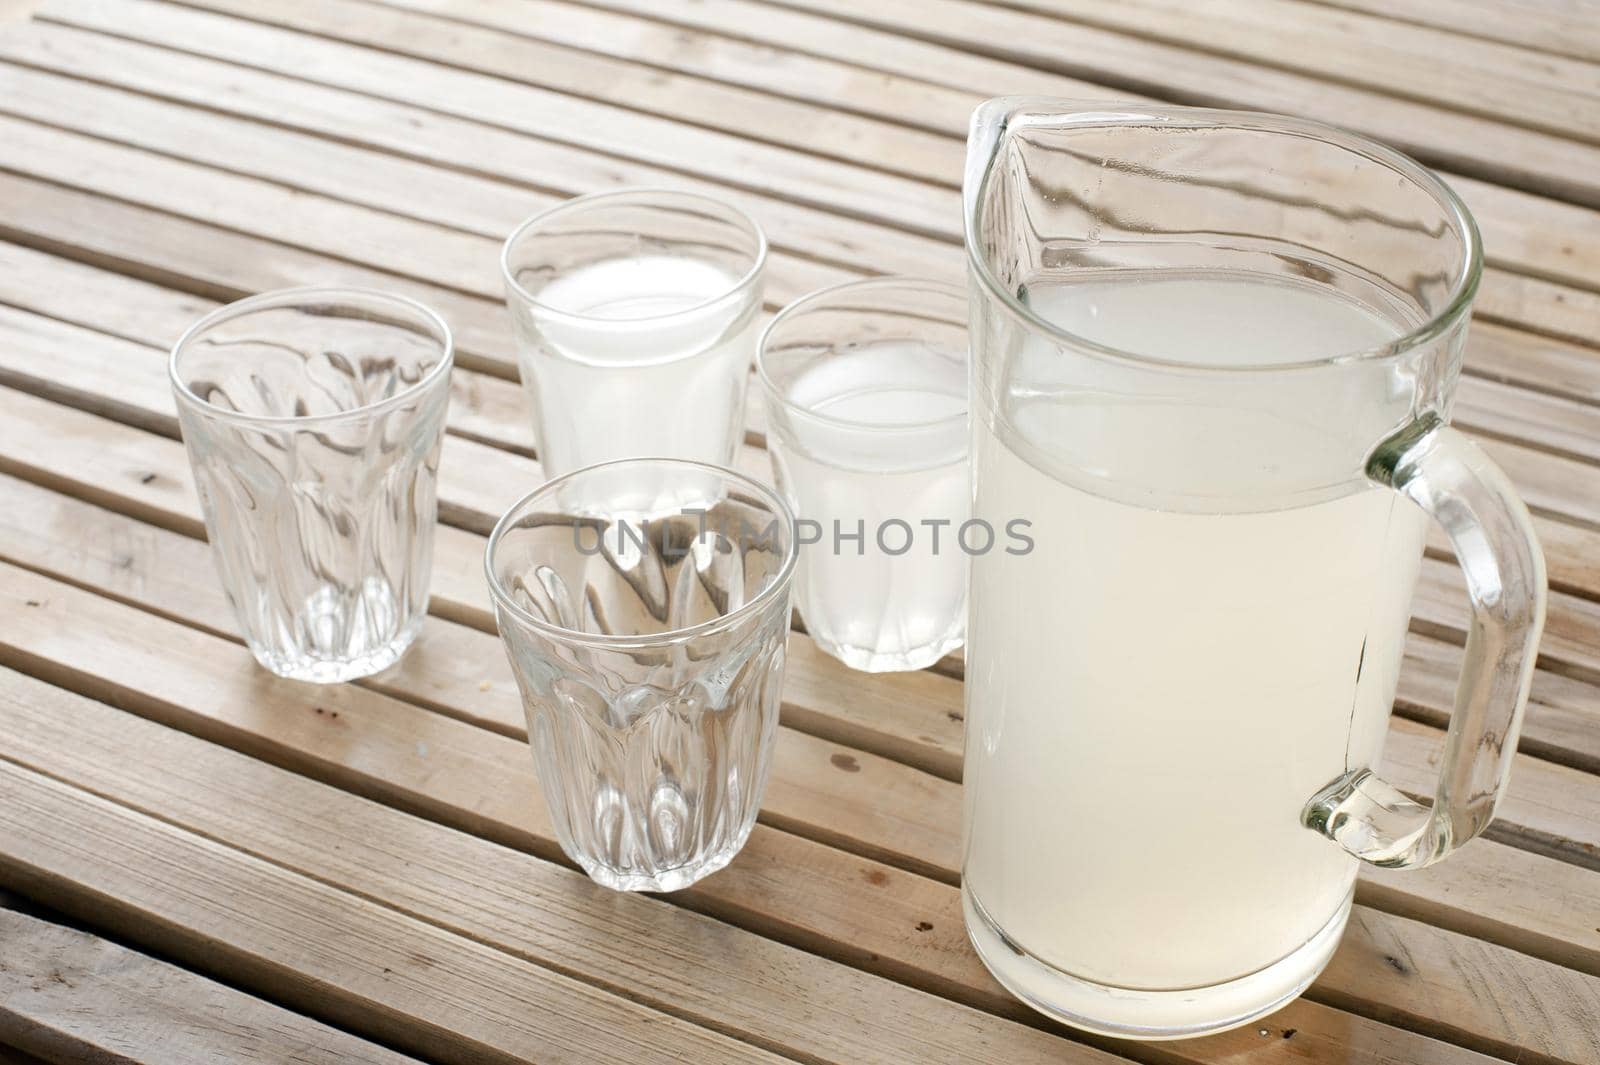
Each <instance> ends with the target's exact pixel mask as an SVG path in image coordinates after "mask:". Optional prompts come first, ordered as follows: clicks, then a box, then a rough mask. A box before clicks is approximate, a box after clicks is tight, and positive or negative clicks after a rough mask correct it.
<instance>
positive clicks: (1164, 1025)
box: [961, 885, 1354, 1039]
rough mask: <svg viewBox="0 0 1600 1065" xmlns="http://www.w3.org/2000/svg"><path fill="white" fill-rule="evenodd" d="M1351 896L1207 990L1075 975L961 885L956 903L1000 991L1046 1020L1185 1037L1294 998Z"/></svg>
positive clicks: (1327, 954) (1316, 967) (1329, 944)
mask: <svg viewBox="0 0 1600 1065" xmlns="http://www.w3.org/2000/svg"><path fill="white" fill-rule="evenodd" d="M1353 898H1354V893H1353V892H1352V894H1351V895H1349V896H1346V898H1345V900H1344V904H1343V905H1342V906H1340V907H1339V909H1338V911H1337V912H1336V913H1335V914H1334V915H1333V918H1332V919H1331V920H1329V921H1328V923H1327V924H1325V925H1323V926H1322V928H1320V929H1319V930H1318V931H1317V933H1316V934H1315V935H1313V936H1312V937H1311V938H1310V939H1308V940H1307V941H1306V942H1305V943H1303V944H1301V945H1300V946H1299V947H1298V948H1296V949H1295V950H1294V952H1293V953H1291V954H1289V955H1287V956H1286V957H1283V958H1280V959H1279V960H1277V961H1275V962H1273V963H1272V964H1271V965H1268V966H1267V967H1266V968H1264V969H1258V970H1257V971H1255V972H1253V973H1250V974H1249V975H1247V976H1241V977H1239V978H1238V979H1237V980H1229V981H1228V982H1226V983H1221V984H1213V985H1212V986H1210V987H1195V988H1184V989H1181V990H1173V991H1143V990H1136V989H1133V988H1125V987H1113V986H1110V985H1108V984H1098V983H1095V982H1094V981H1092V980H1085V979H1083V978H1082V977H1078V976H1073V975H1072V974H1071V973H1067V972H1063V971H1062V970H1060V969H1057V968H1055V967H1054V966H1052V965H1048V964H1046V963H1045V962H1042V961H1040V960H1039V959H1038V958H1035V957H1034V956H1033V955H1031V954H1029V953H1027V952H1026V951H1024V950H1023V949H1022V948H1021V947H1019V946H1017V945H1016V944H1015V943H1013V942H1012V941H1011V940H1010V939H1009V938H1007V936H1006V934H1005V933H1004V932H1003V931H1001V929H1000V927H999V926H998V925H997V924H995V922H994V921H993V920H992V919H990V917H989V915H988V914H987V913H986V912H985V911H984V909H983V906H982V905H981V904H980V903H979V902H978V900H977V899H976V898H974V897H973V896H972V893H971V892H969V891H968V890H967V888H966V886H965V885H963V886H962V888H961V908H962V912H963V913H964V914H965V915H966V922H967V935H968V937H969V938H971V940H972V945H973V946H974V947H976V948H977V951H978V957H980V958H982V959H983V964H984V965H986V966H988V968H989V972H990V973H992V974H994V978H995V979H996V980H998V981H1000V983H1001V985H1002V986H1004V987H1005V989H1006V990H1007V991H1009V992H1011V993H1012V994H1013V995H1015V996H1017V998H1019V999H1021V1000H1022V1001H1023V1002H1025V1003H1027V1004H1028V1005H1029V1006H1032V1007H1033V1008H1034V1009H1036V1010H1038V1011H1039V1012H1040V1013H1043V1014H1045V1015H1046V1016H1048V1017H1053V1018H1054V1019H1056V1020H1058V1021H1061V1022H1063V1023H1064V1024H1069V1025H1071V1026H1072V1027H1074V1028H1081V1029H1082V1030H1084V1031H1086V1032H1094V1033H1096V1034H1099V1035H1108V1036H1115V1037H1117V1038H1121V1039H1187V1038H1190V1037H1193V1036H1202V1035H1211V1034H1213V1033H1216V1032H1223V1031H1227V1030H1228V1029H1229V1028H1237V1027H1239V1026H1240V1025H1242V1024H1249V1023H1250V1022H1251V1021H1253V1020H1255V1019H1256V1018H1258V1017H1264V1016H1266V1015H1267V1014H1269V1013H1271V1012H1273V1011H1274V1010H1277V1009H1279V1008H1281V1007H1283V1006H1285V1005H1287V1004H1288V1003H1289V1002H1290V1001H1292V1000H1293V999H1294V998H1296V997H1297V996H1298V995H1299V994H1300V992H1302V991H1304V990H1305V989H1306V988H1307V987H1309V986H1310V984H1311V981H1313V980H1315V979H1316V978H1317V974H1318V973H1320V972H1322V969H1323V967H1324V966H1325V965H1327V964H1328V959H1329V958H1331V957H1333V952H1334V950H1335V949H1336V948H1337V947H1338V946H1339V937H1340V936H1341V935H1342V934H1343V933H1344V926H1345V921H1346V920H1348V919H1349V916H1350V903H1351V900H1352V899H1353Z"/></svg>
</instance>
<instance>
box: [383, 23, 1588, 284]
mask: <svg viewBox="0 0 1600 1065" xmlns="http://www.w3.org/2000/svg"><path fill="white" fill-rule="evenodd" d="M384 2H385V3H387V4H389V5H390V6H394V7H403V8H406V9H408V10H419V11H428V12H434V13H438V14H442V15H447V16H449V17H451V18H455V19H461V20H464V21H467V22H470V23H473V24H479V23H482V24H487V25H492V26H496V27H500V28H503V29H506V30H510V31H513V32H515V33H517V34H519V35H523V36H528V37H532V38H535V39H541V40H551V41H559V42H561V43H565V44H568V45H573V46H576V47H583V48H588V49H601V50H604V51H607V52H608V54H614V55H621V56H625V57H627V58H631V59H637V60H640V61H643V62H647V63H651V64H654V65H658V66H666V67H669V68H672V69H677V70H684V71H692V72H696V73H707V74H712V72H713V71H714V74H713V76H717V77H719V78H722V79H730V80H739V81H740V82H741V83H742V84H750V85H756V86H760V87H764V88H767V89H768V90H769V91H772V92H776V93H781V94H784V95H786V96H790V97H800V98H803V99H807V100H813V101H815V102H818V103H821V104H824V105H827V106H829V107H839V106H853V107H856V108H861V107H870V108H871V109H872V113H873V114H875V115H878V116H880V117H883V118H887V119H890V120H892V121H897V122H902V123H909V124H912V125H917V126H927V127H930V128H934V129H938V130H942V131H943V132H945V133H948V134H951V135H952V136H954V137H957V138H964V137H965V136H966V128H967V123H968V120H969V117H970V114H971V111H972V108H973V107H975V106H976V105H977V104H978V102H979V101H980V100H982V99H983V98H984V97H985V96H989V95H999V94H1001V93H1015V92H1017V91H1018V89H1017V88H1016V87H1015V84H1014V79H1012V78H998V79H995V80H994V81H992V82H990V83H989V84H987V85H986V86H983V87H981V88H980V90H979V91H978V92H974V93H971V94H970V95H968V96H967V97H966V98H965V101H964V106H963V107H961V108H959V109H958V108H957V107H956V106H955V104H956V102H957V101H955V100H953V99H951V98H950V94H948V93H941V92H940V91H938V90H936V89H934V88H933V87H931V86H927V85H926V84H925V83H918V82H914V81H911V80H910V79H902V78H899V77H898V76H895V75H889V74H880V75H878V79H879V81H880V82H881V84H880V85H877V86H874V89H875V91H870V92H867V91H858V92H854V93H851V90H852V89H854V88H855V87H856V84H855V83H856V82H857V81H859V79H860V77H861V75H860V72H859V71H857V72H855V76H854V77H853V78H852V79H851V80H850V81H848V82H847V83H846V85H845V86H843V87H840V88H839V89H837V90H834V91H830V79H829V77H828V75H829V74H830V73H833V71H831V70H829V69H827V68H824V69H821V70H819V69H815V68H816V66H817V65H818V64H819V63H821V62H823V61H821V60H817V59H814V58H812V57H809V56H805V55H800V54H793V53H790V54H787V55H786V56H785V59H786V61H785V62H781V63H774V62H772V61H771V59H770V49H768V50H766V51H767V52H768V53H769V57H768V59H767V61H765V62H756V61H755V60H754V58H753V57H747V61H745V62H740V63H737V64H729V63H726V62H719V61H718V60H719V58H720V57H721V56H722V55H723V53H725V52H726V51H727V50H728V49H730V48H748V47H749V46H748V45H745V44H744V42H742V41H738V40H734V39H730V38H727V37H719V36H715V35H713V34H707V33H696V34H695V35H694V36H693V37H690V38H688V39H687V40H685V39H684V38H683V34H684V33H685V32H693V31H678V32H677V33H674V32H672V31H670V30H669V29H668V28H667V27H664V26H661V25H660V24H658V23H654V22H649V21H645V20H642V19H637V18H626V17H619V16H618V15H616V14H613V13H609V12H598V11H594V10H592V9H589V8H584V7H579V6H577V5H574V4H570V3H566V2H564V0H524V2H522V3H519V4H515V5H507V4H496V3H493V2H492V0H384ZM1085 2H1086V0H1073V3H1074V4H1077V5H1082V4H1084V3H1085ZM1174 2H1175V0H1138V2H1137V3H1135V4H1132V5H1128V4H1119V5H1113V7H1112V9H1110V10H1113V11H1114V12H1116V13H1117V15H1120V16H1123V17H1128V15H1129V13H1130V12H1131V11H1133V10H1134V9H1139V8H1140V7H1141V5H1148V4H1151V3H1154V4H1157V5H1158V6H1167V5H1171V4H1173V3H1174ZM1228 2H1229V3H1232V4H1236V3H1237V0H1228ZM1274 2H1279V3H1281V2H1282V0H1274ZM1093 6H1100V5H1093ZM1211 6H1213V7H1214V6H1216V2H1215V0H1212V5H1211ZM767 10H769V11H770V8H769V9H767ZM1313 10H1315V9H1313ZM1162 14H1165V12H1162ZM657 17H659V16H657ZM724 28H725V27H724ZM768 39H769V40H772V41H773V43H774V44H776V45H778V46H780V47H787V43H786V42H785V41H784V40H783V39H782V38H781V37H769V38H768ZM1510 51H1511V54H1512V55H1513V56H1514V57H1520V56H1522V55H1524V53H1522V52H1521V51H1520V50H1517V49H1512V50H1510ZM1449 63H1450V65H1451V68H1452V69H1455V68H1456V67H1458V66H1459V65H1460V63H1461V59H1460V57H1458V56H1454V55H1452V56H1450V57H1449ZM1580 66H1581V64H1580ZM730 67H731V69H730ZM845 69H846V70H849V69H850V68H845ZM1483 75H1484V71H1483V70H1477V71H1475V78H1474V84H1475V85H1484V84H1488V83H1487V82H1485V81H1484V78H1483ZM1430 84H1431V81H1430ZM1495 88H1496V90H1497V92H1496V97H1497V99H1501V100H1504V99H1507V98H1508V97H1506V96H1505V95H1504V88H1505V87H1504V85H1502V84H1496V86H1495ZM1095 95H1096V96H1103V97H1111V96H1113V95H1122V96H1123V97H1124V98H1125V97H1126V94H1114V93H1113V91H1112V90H1110V89H1099V90H1097V91H1096V92H1095ZM851 99H854V100H856V101H858V102H856V103H853V104H852V103H848V102H847V101H849V100H851ZM1522 102H1523V101H1522V99H1520V98H1519V99H1518V104H1519V105H1520V104H1521V103H1522ZM1595 103H1596V104H1600V97H1597V98H1596V100H1595ZM881 150H882V151H883V152H885V153H892V149H891V148H890V147H889V146H888V145H885V146H883V148H882V149H881ZM933 176H934V177H935V178H937V179H941V180H945V181H950V180H953V179H954V178H956V177H957V176H959V171H958V170H954V169H952V170H950V171H947V172H941V173H937V174H934V175H933ZM1444 176H1445V177H1447V178H1448V179H1449V180H1450V182H1451V184H1453V185H1454V186H1455V187H1456V190H1457V191H1458V192H1459V193H1461V194H1462V195H1463V196H1464V197H1465V198H1466V200H1467V202H1468V204H1469V206H1470V207H1471V208H1472V211H1473V213H1474V215H1476V216H1477V217H1478V220H1479V224H1480V226H1481V227H1482V229H1483V236H1484V242H1485V247H1486V255H1487V256H1488V258H1489V261H1490V262H1491V263H1492V264H1497V265H1507V266H1509V267H1511V268H1512V269H1515V270H1520V271H1522V272H1525V273H1531V274H1534V275H1535V276H1541V277H1548V278H1550V279H1552V280H1556V281H1563V282H1567V283H1570V284H1575V285H1578V286H1579V287H1585V286H1587V287H1590V288H1594V287H1597V285H1600V214H1597V213H1596V212H1595V211H1592V210H1587V209H1584V208H1579V207H1574V206H1572V205H1569V204H1564V203H1560V202H1557V201H1553V200H1548V199H1543V198H1540V197H1536V196H1530V195H1528V194H1526V193H1522V192H1518V191H1516V190H1513V189H1506V188H1503V187H1501V186H1498V185H1493V184H1489V183H1486V182H1482V181H1476V180H1473V179H1471V178H1467V177H1462V176H1459V175H1453V174H1446V175H1444Z"/></svg>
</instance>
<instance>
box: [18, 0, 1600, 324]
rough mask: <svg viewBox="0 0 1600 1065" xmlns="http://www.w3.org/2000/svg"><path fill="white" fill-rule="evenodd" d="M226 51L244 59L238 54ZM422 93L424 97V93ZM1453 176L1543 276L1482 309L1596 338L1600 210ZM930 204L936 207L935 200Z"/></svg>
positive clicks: (1511, 255)
mask: <svg viewBox="0 0 1600 1065" xmlns="http://www.w3.org/2000/svg"><path fill="white" fill-rule="evenodd" d="M58 14H59V16H61V18H69V19H80V21H85V22H86V24H96V26H104V27H107V29H114V30H115V32H123V34H130V32H131V34H144V35H149V34H152V32H155V34H158V30H160V21H157V24H155V26H147V22H149V19H134V21H131V24H128V22H130V19H123V21H117V22H107V21H106V19H107V18H115V16H117V14H123V13H122V11H120V8H112V10H110V11H109V13H107V11H106V10H102V8H96V6H90V8H86V10H78V8H77V6H72V8H66V10H61V11H59V13H58ZM538 24H539V22H538V21H534V26H538ZM206 26H214V22H213V24H205V22H202V24H200V26H195V27H189V29H190V32H203V30H205V29H206ZM251 29H259V27H248V26H246V27H243V32H246V34H248V32H250V30H251ZM174 32H178V30H176V29H174ZM155 40H162V37H155ZM174 43H176V42H174ZM315 43H317V45H318V46H325V45H326V42H315ZM179 46H184V48H195V46H200V42H197V40H192V37H190V38H184V42H182V43H181V45H179ZM259 46H266V45H262V43H259V42H258V48H259ZM35 53H37V50H35ZM226 54H229V56H234V58H238V56H237V54H235V53H226ZM290 59H293V58H290ZM29 61H32V62H46V64H48V62H51V61H50V59H48V58H40V56H37V54H35V56H34V58H32V59H29ZM246 61H248V59H246ZM347 61H349V62H352V64H354V62H357V59H355V58H347ZM54 62H56V64H62V59H54ZM328 66H330V64H326V62H323V64H320V66H317V67H306V69H302V74H306V75H307V77H323V78H326V77H328V74H326V69H328ZM773 69H778V70H781V69H782V66H781V64H779V66H774V67H773ZM434 74H435V75H448V74H450V72H448V70H440V69H437V67H435V69H434ZM118 77H120V75H118ZM170 83H171V78H168V85H170ZM363 85H365V86H366V88H368V90H370V91H384V93H387V94H390V96H392V94H394V93H397V91H403V86H397V85H394V83H387V82H384V83H371V85H366V83H363ZM805 85H806V83H805V80H803V78H802V80H798V82H797V83H795V91H797V93H803V91H805V88H803V86H805ZM232 88H234V86H230V93H229V94H230V96H232V94H234V91H232ZM166 91H179V93H181V91H184V90H166ZM187 91H190V93H192V91H194V90H192V88H190V90H187ZM990 91H1016V88H1014V83H1013V82H1005V80H998V82H995V86H994V88H992V90H990ZM437 94H438V93H437V91H435V93H432V94H430V96H429V98H427V101H426V102H427V104H429V106H434V107H437V106H438V104H437V102H435V99H434V98H435V96H437ZM418 99H422V98H421V96H419V98H418ZM971 99H973V102H976V101H978V99H981V96H979V94H974V96H973V98H971ZM274 120H277V118H274ZM952 133H955V131H952ZM414 139H416V138H413V141H414ZM402 150H403V149H402ZM690 165H699V160H693V163H690ZM702 173H706V174H707V176H710V178H714V179H722V181H726V179H728V178H726V171H723V170H718V168H715V166H710V168H704V166H702ZM955 178H957V171H952V174H950V179H952V181H954V179H955ZM1453 181H1454V182H1456V184H1458V185H1459V189H1461V192H1462V193H1464V195H1466V197H1467V200H1469V203H1472V205H1474V209H1475V211H1477V213H1478V214H1480V216H1482V217H1480V224H1482V225H1483V229H1485V235H1486V240H1488V248H1490V261H1491V264H1493V262H1502V264H1504V265H1507V267H1510V269H1514V270H1525V272H1533V273H1538V275H1539V277H1522V275H1502V273H1501V272H1499V270H1496V269H1491V270H1490V272H1488V273H1486V278H1485V286H1483V291H1482V294H1480V299H1478V310H1480V313H1482V315H1485V317H1496V315H1498V317H1509V320H1512V321H1518V320H1520V318H1526V320H1530V321H1541V323H1542V328H1546V329H1549V331H1555V333H1557V334H1560V336H1566V337H1573V339H1578V341H1587V339H1590V337H1589V329H1587V321H1589V320H1592V317H1590V318H1587V320H1586V318H1584V317H1582V312H1584V310H1589V312H1594V310H1595V309H1600V299H1587V297H1586V294H1582V293H1573V291H1570V289H1566V288H1565V286H1562V285H1550V283H1549V281H1541V278H1542V277H1546V275H1547V277H1555V278H1560V280H1566V281H1573V283H1578V285H1589V286H1590V288H1595V286H1600V253H1595V251H1594V249H1592V248H1594V246H1597V243H1595V240H1589V238H1586V233H1595V232H1600V214H1597V213H1595V211H1589V209H1581V208H1573V206H1568V205H1562V203H1555V201H1550V200H1541V198H1538V197H1528V195H1525V193H1517V192H1512V190H1504V189H1498V187H1494V185H1488V184H1483V182H1475V181H1470V179H1466V178H1453ZM930 206H933V205H931V203H930ZM941 209H942V213H944V216H946V217H947V219H950V221H952V225H954V222H955V219H957V213H955V208H954V197H950V205H949V206H946V208H941ZM880 211H885V213H888V214H886V216H885V217H886V219H898V216H899V214H901V213H902V209H901V206H899V201H898V200H885V201H883V203H882V206H880ZM954 235H955V229H950V230H946V232H944V237H947V238H954ZM874 254H877V253H874ZM939 257H941V259H944V261H946V262H949V264H950V269H954V267H955V265H957V257H955V256H939ZM877 269H891V270H893V269H899V267H893V265H891V264H888V262H886V264H885V265H882V267H877ZM915 272H922V273H925V272H928V267H923V269H918V270H915Z"/></svg>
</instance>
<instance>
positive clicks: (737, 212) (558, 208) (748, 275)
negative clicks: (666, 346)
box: [500, 185, 769, 325]
mask: <svg viewBox="0 0 1600 1065" xmlns="http://www.w3.org/2000/svg"><path fill="white" fill-rule="evenodd" d="M631 197H643V198H645V199H646V200H647V201H648V200H649V199H651V198H667V197H674V198H678V199H682V200H692V201H695V202H697V203H701V204H704V205H707V206H709V207H713V208H715V209H716V211H717V212H720V213H722V214H724V215H726V216H729V218H725V219H724V220H725V221H726V220H732V221H734V222H736V223H738V224H739V225H740V226H741V227H743V228H744V230H745V231H746V232H747V233H749V234H752V235H754V237H755V238H756V250H755V255H754V256H753V257H752V260H751V263H750V267H749V269H747V270H746V271H745V272H744V273H743V274H741V275H740V276H739V278H738V280H736V281H735V282H734V283H733V284H731V285H729V286H728V288H727V289H726V290H725V291H722V292H719V293H717V294H716V295H715V296H710V297H707V298H706V299H703V300H701V301H700V302H698V303H695V304H692V305H691V306H688V307H683V308H680V309H679V310H675V311H667V312H665V313H662V314H647V315H642V316H640V317H637V318H601V317H598V316H596V315H592V314H583V313H580V312H576V311H568V310H563V309H561V308H560V307H552V306H551V305H550V304H548V303H544V302H542V301H541V300H540V299H539V298H538V297H537V296H535V295H534V294H533V293H531V292H529V291H528V290H527V289H526V288H524V287H523V286H522V283H521V282H520V281H518V280H517V278H516V274H515V273H514V272H513V270H512V269H511V248H512V245H514V244H516V242H517V241H518V240H519V239H520V238H522V237H523V236H525V235H526V234H527V233H529V232H530V231H532V230H534V229H536V228H538V227H539V226H542V225H546V224H548V223H549V222H551V221H552V220H555V219H557V218H558V217H560V216H562V215H566V214H570V213H572V212H576V211H582V210H586V209H587V208H590V207H593V206H595V205H596V204H603V203H604V202H605V201H607V200H616V199H627V198H631ZM768 251H769V248H768V245H767V234H766V231H765V230H763V229H762V228H761V226H760V224H759V223H757V222H756V220H755V219H754V218H752V217H751V216H750V214H749V212H747V211H745V210H744V209H743V208H740V207H735V206H734V205H733V204H731V203H728V202H727V201H726V200H719V199H717V198H716V197H715V196H708V195H706V194H704V193H700V192H691V191H689V190H687V189H675V188H672V187H670V186H666V185H635V186H629V187H627V188H621V189H606V190H605V191H603V192H589V193H585V194H583V195H581V196H573V197H571V198H569V199H565V200H562V201H561V202H560V203H556V204H552V205H551V206H549V207H546V208H545V209H544V210H542V211H537V212H535V213H533V214H531V215H529V216H528V217H527V218H524V219H523V220H522V221H521V222H519V223H518V224H517V228H515V229H513V230H512V231H511V235H510V236H508V237H506V239H505V241H504V243H502V244H501V245H500V277H501V279H502V280H503V281H504V282H505V284H506V288H507V289H508V290H509V291H510V292H512V293H515V294H516V296H517V298H518V299H520V300H522V301H523V302H524V303H526V304H528V305H529V306H530V307H533V308H534V309H536V310H537V311H538V313H539V314H540V315H541V316H543V317H545V318H550V319H554V320H557V321H563V320H564V321H568V322H584V323H589V322H609V323H613V324H627V325H651V324H656V323H661V322H669V321H672V320H673V319H676V318H683V317H687V316H690V315H694V314H698V313H700V312H702V311H704V310H705V309H706V308H708V307H713V306H715V305H716V304H718V303H721V302H723V301H724V300H727V299H729V298H730V297H732V296H736V295H738V294H739V293H741V292H743V291H744V290H745V289H748V288H750V287H751V286H752V285H754V284H755V283H756V281H757V279H759V278H760V277H761V271H762V269H763V268H764V267H765V266H766V265H767V253H768Z"/></svg>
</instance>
